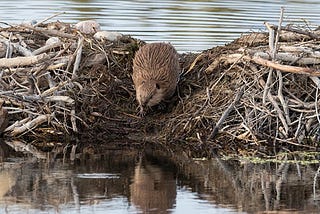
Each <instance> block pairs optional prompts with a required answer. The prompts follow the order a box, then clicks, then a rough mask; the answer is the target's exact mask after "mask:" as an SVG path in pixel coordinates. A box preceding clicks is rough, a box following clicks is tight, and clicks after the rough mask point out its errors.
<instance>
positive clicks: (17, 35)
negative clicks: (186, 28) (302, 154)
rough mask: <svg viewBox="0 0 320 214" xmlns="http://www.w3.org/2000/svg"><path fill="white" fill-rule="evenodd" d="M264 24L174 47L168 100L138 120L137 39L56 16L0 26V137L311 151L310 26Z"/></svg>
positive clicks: (314, 131)
mask: <svg viewBox="0 0 320 214" xmlns="http://www.w3.org/2000/svg"><path fill="white" fill-rule="evenodd" d="M267 26H268V29H269V33H249V34H246V35H243V36H241V37H240V38H239V39H237V40H235V41H233V42H232V43H230V44H227V45H225V46H219V47H214V48H212V49H210V50H205V51H203V52H201V53H182V54H180V59H179V60H180V66H181V76H180V81H179V83H178V89H177V92H176V94H175V96H174V97H173V98H172V102H170V104H167V105H166V106H165V108H158V107H155V108H153V109H151V110H150V111H149V112H148V114H147V115H146V116H145V117H144V118H141V117H139V116H137V111H138V110H137V108H138V105H137V102H136V100H135V90H134V87H133V82H132V78H131V74H132V60H133V57H134V54H135V52H136V51H137V50H138V49H139V47H141V46H142V45H144V44H145V42H143V41H140V40H138V39H135V38H132V37H130V36H126V35H121V34H119V33H114V32H104V33H105V34H107V35H108V36H97V35H96V33H97V31H98V33H100V34H101V32H100V31H99V30H98V29H94V30H93V31H89V32H86V31H83V30H82V29H81V28H77V26H75V25H71V24H66V23H62V22H51V23H48V24H44V23H38V24H36V25H26V24H24V25H17V26H5V27H2V28H0V57H1V58H0V69H1V72H0V76H1V79H0V116H1V118H0V123H1V124H0V132H2V139H4V140H5V141H6V142H8V141H12V139H15V140H16V139H19V140H20V141H23V142H28V143H29V144H31V143H32V144H33V145H35V146H44V147H47V146H49V144H50V145H52V144H55V143H66V142H76V140H79V141H80V142H88V143H92V142H100V143H109V144H110V145H115V146H116V145H130V146H142V145H144V144H145V143H146V142H148V143H156V144H160V145H162V146H164V147H165V148H167V149H169V150H170V149H172V148H176V147H179V148H181V149H188V150H189V151H194V152H197V153H200V154H201V155H210V153H211V152H212V151H217V152H218V153H219V154H242V155H270V154H274V152H275V151H276V152H279V151H283V150H285V151H295V150H308V151H310V150H311V151H314V150H317V147H318V143H319V139H320V129H319V127H320V126H319V124H320V116H319V113H318V109H319V87H320V80H319V76H320V69H319V64H320V49H319V44H320V31H318V30H317V29H315V30H310V28H307V27H298V26H287V27H278V26H270V25H267ZM100 34H99V35H100ZM105 34H103V35H105ZM110 35H111V36H110ZM43 142H45V143H43Z"/></svg>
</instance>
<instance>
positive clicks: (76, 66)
mask: <svg viewBox="0 0 320 214" xmlns="http://www.w3.org/2000/svg"><path fill="white" fill-rule="evenodd" d="M83 41H84V37H83V36H80V38H79V40H78V47H77V50H76V60H75V62H74V66H73V71H72V78H76V77H77V71H78V69H79V67H80V62H81V54H82V46H83Z"/></svg>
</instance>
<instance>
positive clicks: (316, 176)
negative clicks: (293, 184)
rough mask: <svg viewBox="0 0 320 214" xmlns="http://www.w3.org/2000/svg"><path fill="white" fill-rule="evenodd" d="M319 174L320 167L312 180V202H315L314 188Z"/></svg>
mask: <svg viewBox="0 0 320 214" xmlns="http://www.w3.org/2000/svg"><path fill="white" fill-rule="evenodd" d="M319 173H320V166H319V167H318V170H317V172H316V174H315V175H314V178H313V200H316V186H317V180H318V175H319Z"/></svg>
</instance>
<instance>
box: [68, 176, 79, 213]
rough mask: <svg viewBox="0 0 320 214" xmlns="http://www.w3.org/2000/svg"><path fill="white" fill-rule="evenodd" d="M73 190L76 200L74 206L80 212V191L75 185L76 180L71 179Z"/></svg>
mask: <svg viewBox="0 0 320 214" xmlns="http://www.w3.org/2000/svg"><path fill="white" fill-rule="evenodd" d="M70 185H71V189H72V193H73V200H74V204H75V206H76V210H78V211H80V199H79V193H78V189H77V186H76V185H75V183H74V179H73V178H71V182H70Z"/></svg>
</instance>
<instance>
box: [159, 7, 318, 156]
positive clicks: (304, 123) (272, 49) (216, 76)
mask: <svg viewBox="0 0 320 214" xmlns="http://www.w3.org/2000/svg"><path fill="white" fill-rule="evenodd" d="M282 16H283V11H282V12H281V18H280V21H279V25H278V26H273V25H270V24H269V23H265V25H266V27H267V29H268V31H269V33H251V34H248V35H244V36H242V37H240V38H239V39H237V40H235V41H234V42H232V43H231V44H228V45H226V46H225V47H217V48H212V49H211V50H208V51H204V52H202V53H201V54H199V55H198V56H197V57H196V58H195V60H194V61H193V63H191V65H190V67H189V68H187V69H186V72H185V73H184V75H185V77H189V78H192V77H194V76H198V77H199V78H197V81H198V82H197V81H194V83H197V90H198V92H197V93H193V94H190V93H189V94H188V96H186V97H187V99H182V100H181V102H180V103H179V105H181V106H180V107H179V106H178V108H176V109H175V112H174V113H173V115H172V117H171V118H170V119H169V122H168V123H167V125H166V127H165V131H164V133H163V137H164V138H165V139H168V138H169V139H170V138H173V139H175V140H176V141H183V142H190V141H193V142H197V143H196V145H197V146H200V147H201V146H203V145H208V144H209V145H211V146H213V147H215V148H219V149H220V151H221V152H222V153H229V152H230V151H231V152H235V151H239V150H242V151H243V150H245V151H248V150H251V149H252V150H251V151H254V152H256V151H258V150H260V151H261V150H263V151H264V152H265V153H268V154H269V152H271V153H272V152H273V151H279V150H283V149H285V150H290V148H291V146H292V147H293V150H295V149H297V147H298V148H299V149H307V150H308V149H311V150H315V149H316V148H317V144H318V142H319V141H320V115H319V103H320V102H319V99H320V96H319V89H320V79H319V76H320V50H319V44H320V31H318V30H310V28H308V27H303V28H302V27H295V26H286V27H283V26H281V25H282V19H283V18H282ZM185 82H187V81H185ZM181 84H185V83H181ZM187 91H188V89H186V92H184V91H183V90H182V93H188V92H187ZM165 133H170V136H169V137H168V135H166V134H165ZM235 142H241V143H236V144H235ZM275 145H276V146H275ZM280 145H281V146H280ZM286 145H287V146H286ZM275 147H276V149H275Z"/></svg>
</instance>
